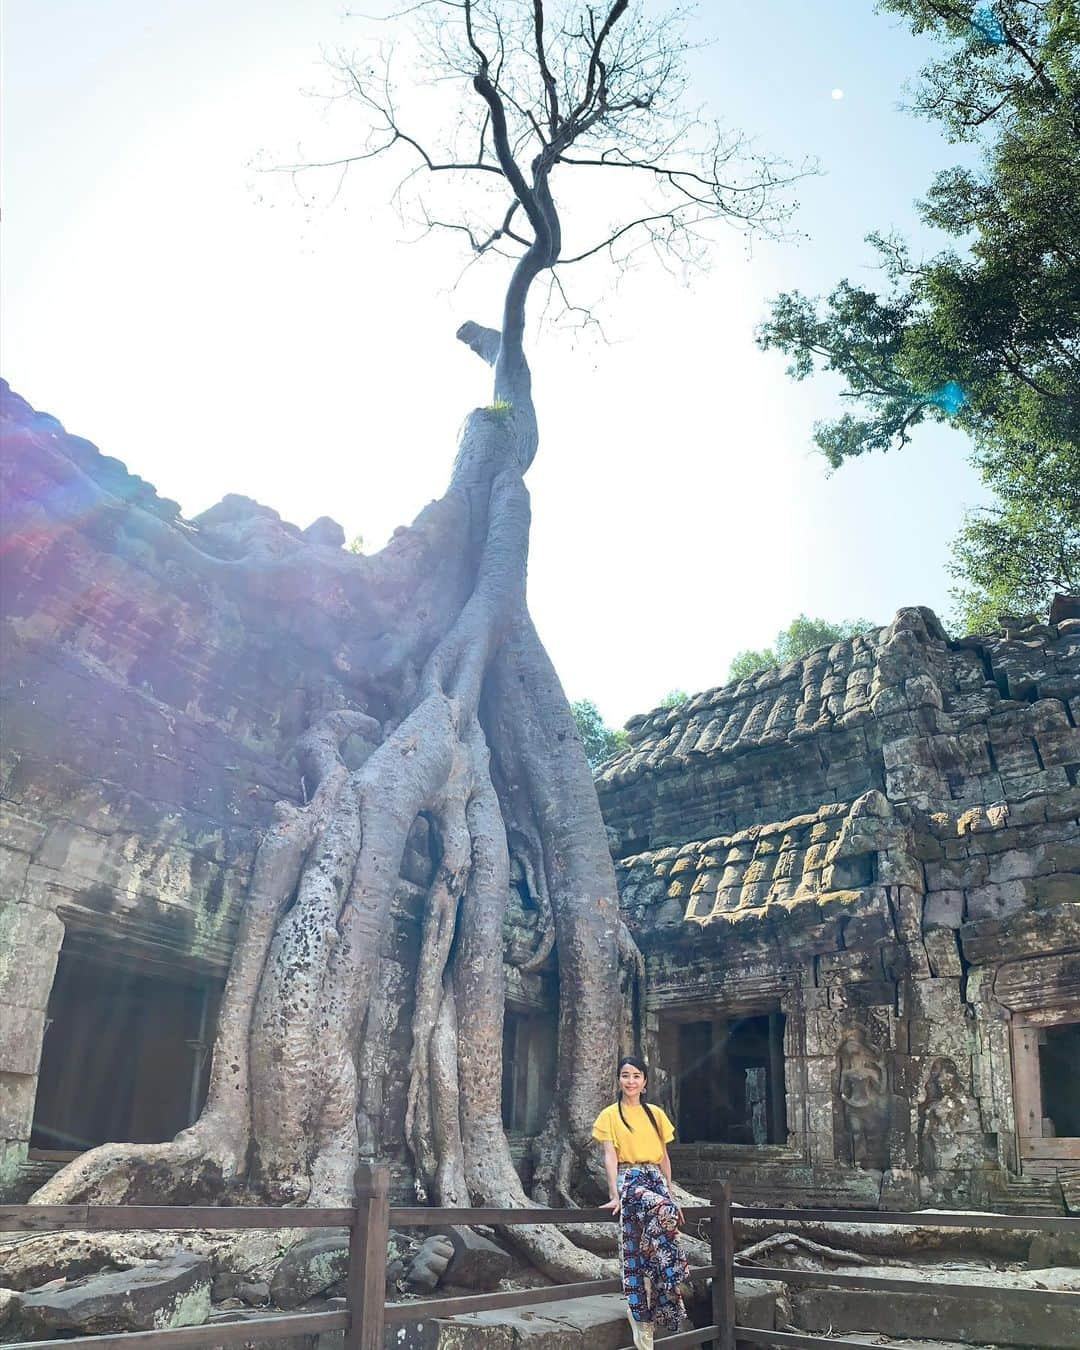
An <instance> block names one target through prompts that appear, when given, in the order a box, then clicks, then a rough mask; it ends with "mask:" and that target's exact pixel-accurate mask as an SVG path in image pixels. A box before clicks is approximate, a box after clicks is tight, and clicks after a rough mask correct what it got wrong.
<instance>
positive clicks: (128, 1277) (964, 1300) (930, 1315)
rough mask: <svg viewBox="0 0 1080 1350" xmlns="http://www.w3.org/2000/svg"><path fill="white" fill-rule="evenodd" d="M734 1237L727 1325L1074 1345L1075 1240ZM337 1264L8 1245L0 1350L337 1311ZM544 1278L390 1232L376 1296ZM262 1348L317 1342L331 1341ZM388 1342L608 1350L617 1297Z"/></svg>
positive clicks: (236, 1250)
mask: <svg viewBox="0 0 1080 1350" xmlns="http://www.w3.org/2000/svg"><path fill="white" fill-rule="evenodd" d="M975 1218H976V1216H973V1219H975ZM739 1230H740V1240H739V1244H738V1245H739V1248H740V1251H739V1260H740V1262H741V1263H743V1271H742V1273H741V1274H740V1275H739V1277H738V1279H737V1281H736V1296H737V1307H738V1319H739V1323H740V1324H741V1325H744V1326H754V1327H761V1328H766V1329H776V1330H801V1331H804V1332H813V1333H815V1334H819V1335H831V1336H849V1337H855V1338H858V1339H865V1340H868V1341H871V1342H872V1343H874V1344H880V1345H894V1344H895V1345H897V1346H901V1345H902V1346H905V1347H910V1350H938V1347H941V1348H942V1350H953V1347H956V1348H957V1350H958V1348H959V1347H960V1346H964V1347H973V1346H984V1347H985V1346H994V1347H1018V1348H1019V1347H1038V1350H1080V1315H1078V1310H1077V1304H1076V1301H1075V1300H1066V1299H1062V1298H1061V1294H1062V1293H1070V1294H1074V1295H1078V1296H1080V1240H1077V1239H1075V1238H1072V1237H1069V1238H1060V1237H1046V1236H1036V1237H1034V1238H1033V1237H1032V1235H1031V1234H1030V1233H1029V1234H1023V1233H1020V1232H1016V1231H1010V1230H999V1231H997V1232H994V1231H992V1230H985V1229H982V1230H980V1229H978V1228H977V1227H972V1228H963V1229H934V1228H929V1227H928V1228H925V1229H924V1228H918V1227H911V1228H905V1229H900V1230H898V1229H895V1228H887V1227H886V1226H884V1225H880V1226H878V1225H871V1226H869V1227H867V1228H865V1229H862V1230H861V1232H859V1233H858V1234H857V1235H856V1230H854V1229H850V1228H847V1227H845V1226H844V1225H838V1224H837V1225H827V1224H820V1225H815V1226H814V1232H813V1234H812V1235H807V1234H805V1233H800V1234H794V1233H792V1232H786V1231H783V1230H782V1229H778V1228H777V1226H776V1225H774V1224H763V1223H760V1222H754V1221H747V1220H746V1219H741V1220H740V1222H739ZM856 1237H857V1241H856ZM346 1263H347V1248H346V1245H345V1235H344V1233H343V1232H339V1231H336V1230H318V1231H315V1232H310V1231H309V1232H298V1231H294V1232H290V1233H273V1234H270V1233H238V1234H229V1235H228V1236H227V1237H225V1236H224V1235H222V1234H212V1233H184V1234H169V1233H130V1234H115V1233H65V1234H31V1235H18V1236H12V1237H9V1238H6V1239H5V1240H4V1241H3V1244H2V1245H0V1344H3V1345H12V1344H16V1343H19V1342H21V1341H35V1340H43V1339H49V1338H67V1337H79V1336H83V1335H93V1334H100V1333H103V1332H127V1331H139V1330H149V1329H152V1328H155V1327H175V1326H193V1325H204V1324H207V1323H211V1324H212V1323H215V1322H226V1321H228V1322H234V1321H238V1320H247V1319H253V1318H256V1317H266V1316H273V1315H285V1314H287V1313H290V1312H294V1311H301V1310H302V1311H326V1310H336V1309H341V1308H343V1307H344V1275H345V1269H346ZM755 1264H756V1265H758V1266H764V1267H769V1268H770V1269H773V1270H775V1269H777V1268H782V1269H784V1270H786V1271H791V1272H792V1274H793V1275H794V1274H795V1272H799V1271H818V1272H833V1273H836V1274H845V1275H859V1276H871V1277H874V1276H877V1277H886V1278H894V1279H895V1278H903V1279H909V1280H912V1281H915V1282H916V1283H917V1284H918V1285H919V1286H921V1287H920V1288H918V1289H916V1290H913V1291H908V1292H902V1293H901V1292H895V1291H888V1292H884V1291H875V1290H852V1289H850V1288H835V1287H822V1286H806V1285H803V1284H800V1283H797V1282H795V1281H794V1280H792V1281H791V1282H788V1281H785V1280H779V1279H770V1280H763V1279H755V1278H753V1277H752V1273H751V1272H752V1269H753V1266H754V1265H755ZM548 1283H549V1282H548V1281H547V1280H545V1279H544V1277H542V1276H539V1275H537V1274H536V1272H535V1271H532V1270H529V1269H528V1268H527V1267H525V1266H524V1265H523V1264H522V1262H521V1260H520V1259H519V1258H518V1257H516V1256H515V1255H514V1254H512V1253H511V1252H510V1251H508V1250H507V1249H505V1248H504V1247H503V1246H502V1245H501V1244H500V1242H499V1241H498V1239H497V1235H495V1234H489V1233H477V1232H475V1231H473V1230H469V1229H448V1230H446V1232H444V1233H434V1234H432V1233H430V1231H428V1232H426V1233H424V1234H418V1235H411V1234H408V1233H394V1234H392V1238H391V1250H390V1262H389V1265H388V1268H387V1297H388V1298H389V1299H390V1300H392V1301H395V1302H402V1301H404V1302H416V1303H417V1305H418V1306H417V1312H418V1314H419V1313H420V1307H421V1305H422V1301H423V1300H424V1299H425V1298H428V1297H431V1296H432V1294H433V1293H435V1291H437V1293H438V1297H440V1298H444V1297H453V1296H454V1295H462V1296H464V1295H467V1294H472V1293H476V1292H478V1291H484V1290H495V1289H500V1290H506V1289H514V1288H541V1287H544V1286H545V1285H547V1284H548ZM956 1286H962V1287H963V1292H961V1293H957V1292H956V1290H955V1287H956ZM968 1291H970V1292H968ZM1070 1305H1071V1306H1070ZM690 1310H691V1313H692V1315H694V1318H695V1322H696V1324H697V1325H704V1324H705V1322H706V1321H707V1319H708V1305H707V1300H706V1297H705V1293H704V1291H703V1290H701V1291H698V1292H697V1294H696V1295H695V1297H694V1298H691V1300H690ZM252 1344H253V1345H254V1344H255V1342H252ZM261 1344H263V1345H266V1344H270V1345H271V1346H276V1347H277V1350H331V1347H333V1346H336V1345H338V1344H340V1335H339V1334H337V1333H327V1334H323V1335H322V1336H321V1337H314V1336H303V1337H282V1338H280V1339H279V1340H277V1341H274V1342H269V1343H267V1342H262V1343H261ZM386 1344H387V1346H393V1347H394V1348H395V1350H459V1348H460V1350H513V1348H514V1347H529V1348H530V1350H584V1347H586V1346H587V1347H588V1350H622V1347H624V1346H625V1345H626V1344H627V1328H626V1321H625V1305H624V1304H623V1302H622V1300H621V1299H620V1298H619V1297H618V1296H617V1295H600V1296H594V1297H591V1298H585V1299H578V1300H574V1301H572V1302H563V1303H559V1302H553V1303H541V1304H536V1305H533V1306H532V1307H529V1308H523V1309H516V1310H502V1311H497V1312H488V1313H473V1314H469V1315H465V1316H460V1317H457V1318H443V1319H438V1320H432V1319H424V1318H422V1317H421V1316H419V1315H418V1316H417V1318H416V1320H415V1321H412V1320H409V1321H407V1322H403V1323H400V1324H398V1325H396V1326H394V1327H392V1328H390V1329H389V1330H388V1332H387V1341H386Z"/></svg>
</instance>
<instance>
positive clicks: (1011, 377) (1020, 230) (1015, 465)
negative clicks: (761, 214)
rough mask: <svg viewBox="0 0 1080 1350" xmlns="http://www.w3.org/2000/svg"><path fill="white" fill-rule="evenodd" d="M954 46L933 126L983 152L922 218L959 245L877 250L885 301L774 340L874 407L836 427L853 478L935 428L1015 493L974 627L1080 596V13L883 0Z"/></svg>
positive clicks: (972, 618)
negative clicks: (871, 461) (961, 441)
mask: <svg viewBox="0 0 1080 1350" xmlns="http://www.w3.org/2000/svg"><path fill="white" fill-rule="evenodd" d="M881 7H882V8H883V9H886V10H889V11H892V12H893V13H896V14H899V15H901V16H902V17H903V18H905V19H906V20H907V22H908V23H909V25H910V26H911V28H912V30H913V31H914V32H916V33H929V34H931V35H933V36H935V37H938V38H939V39H941V40H942V41H943V43H944V44H945V53H944V55H943V57H942V58H941V59H940V60H937V61H934V62H932V63H931V64H930V65H929V66H928V67H927V68H926V69H925V70H924V71H923V73H922V74H923V80H922V84H921V86H920V88H919V90H918V92H917V94H916V98H915V110H916V111H917V112H919V113H920V114H922V115H924V116H927V117H930V118H933V119H934V120H936V121H938V122H939V123H941V124H942V125H943V127H944V129H945V132H946V134H947V136H948V138H949V139H950V140H952V141H968V142H973V143H975V144H977V145H978V146H979V147H980V149H981V155H982V162H981V165H980V168H979V170H978V171H975V170H972V169H970V168H951V169H947V170H945V171H944V172H942V173H939V174H938V175H937V177H936V178H935V180H934V182H933V183H932V184H931V186H930V189H929V191H928V193H927V196H926V199H925V201H923V202H921V203H920V204H919V211H920V215H921V216H922V219H923V220H924V221H925V222H926V223H927V224H928V225H931V226H934V227H936V228H937V229H940V230H942V231H944V232H945V233H946V234H948V235H951V236H952V237H953V238H954V239H956V240H957V247H956V248H954V249H948V250H946V251H944V252H942V253H939V254H937V255H936V256H934V257H932V258H929V259H928V260H925V261H916V260H914V259H913V257H912V255H911V253H910V251H909V249H908V248H907V247H906V245H905V244H904V242H903V241H902V240H900V239H898V238H896V237H893V236H883V235H871V236H870V237H869V242H870V243H871V245H872V246H873V247H874V249H875V250H876V252H877V253H878V256H879V258H880V261H881V266H882V270H883V273H884V278H885V282H886V285H885V286H884V287H883V288H882V289H880V290H875V289H870V288H867V287H864V286H860V285H856V284H853V283H852V282H850V281H847V280H844V281H841V282H840V283H839V284H838V285H837V287H836V288H835V289H834V290H833V292H832V293H831V295H829V296H828V298H827V299H826V300H825V301H824V302H822V301H820V300H814V299H810V298H807V297H806V296H804V295H801V294H799V293H798V292H793V293H790V294H786V295H781V296H779V297H778V298H777V299H776V300H775V301H774V302H773V307H772V313H771V315H770V318H769V319H768V321H767V322H766V323H765V324H763V325H762V327H761V329H760V330H759V333H758V342H759V345H760V346H761V347H762V348H763V349H768V348H773V347H775V348H777V349H779V350H780V351H783V352H784V353H785V354H787V356H788V357H789V358H790V365H789V367H788V371H789V374H791V375H792V376H793V378H795V379H797V380H802V379H805V378H806V377H807V376H809V375H810V374H811V373H812V372H814V371H815V370H817V369H824V370H831V371H834V372H836V373H837V374H839V375H840V376H841V378H842V379H843V381H844V383H845V385H846V388H845V390H844V397H845V398H848V399H850V400H852V401H853V402H854V403H855V404H856V405H857V409H856V411H853V412H850V413H846V414H845V415H844V416H842V417H840V418H838V419H837V420H836V421H833V422H828V423H823V424H819V425H818V426H817V427H816V428H815V440H816V442H817V444H818V447H819V448H820V449H821V451H822V453H823V454H824V455H825V457H826V459H827V460H828V461H829V464H830V465H831V466H833V467H834V468H836V467H838V466H839V465H841V464H843V463H844V462H845V460H847V459H850V458H851V457H852V456H855V455H860V454H865V453H867V452H868V451H872V450H888V449H893V448H897V447H900V446H903V445H904V444H906V443H907V441H908V440H909V439H910V435H911V432H912V430H913V429H914V428H915V427H917V426H918V425H919V424H920V423H922V422H925V421H937V422H945V423H948V424H950V425H952V426H955V427H957V428H959V429H961V430H963V431H965V432H967V433H968V434H969V435H970V436H971V438H972V440H973V443H974V463H975V464H976V466H977V467H978V468H979V470H980V472H981V474H982V477H983V479H984V481H985V482H986V483H987V485H988V486H989V487H990V488H991V489H993V491H994V492H995V494H996V497H997V499H996V501H995V503H994V504H993V506H991V507H990V508H989V509H988V510H985V511H981V512H977V513H974V514H973V515H971V516H969V518H968V519H967V521H966V523H965V525H964V527H963V530H962V531H961V534H960V536H959V538H958V539H957V541H956V543H955V545H954V563H953V569H952V570H953V572H954V574H955V575H956V577H957V579H958V581H959V582H960V586H959V587H958V588H957V590H956V591H955V592H954V595H955V596H956V598H957V603H958V608H959V617H960V618H961V621H963V622H965V623H966V624H968V625H975V626H981V625H984V624H986V623H987V622H990V621H992V619H993V616H994V615H995V614H996V613H997V612H998V610H1000V609H1001V608H1002V607H1004V608H1005V609H1011V610H1016V609H1023V610H1029V609H1032V608H1035V609H1039V608H1044V607H1045V605H1046V603H1047V601H1048V599H1049V596H1050V595H1051V594H1052V592H1053V591H1054V590H1055V589H1060V588H1062V587H1065V588H1075V587H1076V586H1077V585H1078V584H1080V510H1078V509H1077V492H1078V489H1077V486H1076V485H1077V483H1078V481H1080V206H1078V203H1080V17H1078V9H1077V4H1076V0H1049V2H1048V3H1035V0H998V3H996V4H994V5H993V6H991V5H989V4H984V5H979V6H976V8H975V9H974V10H973V9H972V7H971V5H970V4H960V3H955V2H954V0H881Z"/></svg>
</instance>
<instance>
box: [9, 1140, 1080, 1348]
mask: <svg viewBox="0 0 1080 1350" xmlns="http://www.w3.org/2000/svg"><path fill="white" fill-rule="evenodd" d="M389 1190H390V1176H389V1171H388V1169H387V1168H386V1167H385V1166H382V1165H380V1166H375V1167H371V1166H366V1165H365V1166H362V1167H361V1168H360V1169H359V1171H358V1173H357V1183H356V1201H355V1204H354V1205H353V1206H352V1207H350V1208H341V1207H337V1208H322V1209H306V1208H295V1209H293V1208H285V1207H268V1206H213V1205H203V1206H195V1205H6V1206H0V1232H9V1233H35V1232H50V1231H51V1232H56V1231H70V1230H83V1231H87V1230H88V1231H99V1232H100V1231H106V1230H110V1229H113V1230H129V1231H130V1230H143V1231H151V1232H152V1231H176V1230H181V1229H189V1230H190V1229H210V1230H214V1229H248V1230H252V1229H270V1230H273V1229H288V1228H342V1229H346V1230H348V1234H349V1265H348V1272H347V1275H346V1289H347V1300H346V1303H347V1306H346V1309H345V1311H342V1312H315V1313H291V1314H283V1315H281V1316H263V1317H256V1318H251V1319H248V1320H244V1321H238V1322H218V1323H214V1324H213V1325H203V1326H197V1327H178V1328H175V1329H160V1330H154V1331H135V1332H123V1333H118V1334H110V1335H103V1336H88V1337H83V1338H80V1343H85V1344H86V1345H88V1346H90V1347H92V1348H93V1350H128V1347H131V1348H132V1350H135V1348H136V1347H140V1346H147V1347H149V1350H199V1348H201V1350H213V1347H216V1346H230V1345H238V1344H241V1343H243V1342H245V1341H246V1342H249V1343H250V1342H259V1341H264V1340H276V1339H278V1338H279V1337H283V1336H289V1335H298V1334H309V1333H314V1332H320V1331H344V1332H345V1347H346V1350H381V1348H382V1343H383V1332H384V1328H385V1327H386V1326H395V1325H400V1324H401V1323H403V1322H410V1321H416V1320H423V1319H426V1318H432V1317H453V1316H460V1315H462V1314H464V1313H470V1312H480V1311H484V1310H493V1309H498V1308H525V1307H530V1306H533V1305H536V1304H542V1303H561V1302H566V1301H569V1300H571V1299H575V1298H583V1297H586V1296H588V1295H591V1294H601V1293H604V1294H606V1293H614V1292H617V1291H619V1290H620V1289H621V1287H622V1285H621V1281H619V1280H617V1279H610V1280H586V1281H579V1282H576V1283H572V1284H563V1285H554V1286H549V1287H547V1288H545V1289H520V1290H512V1291H509V1292H506V1293H495V1294H474V1295H468V1296H465V1297H455V1298H430V1299H421V1300H416V1301H410V1302H407V1303H386V1302H385V1288H386V1257H387V1246H388V1236H389V1229H390V1226H391V1224H394V1225H397V1226H399V1227H403V1228H434V1227H438V1228H447V1227H451V1226H453V1225H455V1224H463V1225H471V1224H485V1225H490V1226H493V1227H503V1228H509V1227H515V1226H521V1225H524V1224H528V1225H539V1226H550V1225H554V1224H558V1225H571V1224H579V1223H603V1222H607V1223H610V1222H613V1221H614V1218H613V1216H612V1215H611V1214H610V1213H609V1212H608V1211H606V1210H601V1209H541V1208H535V1209H437V1208H430V1207H421V1206H416V1205H402V1206H394V1207H391V1206H390V1203H389ZM711 1200H712V1203H711V1204H709V1205H695V1206H690V1207H688V1208H687V1209H686V1210H685V1211H684V1213H685V1217H686V1219H687V1220H688V1221H689V1222H693V1221H698V1220H706V1221H709V1222H710V1225H711V1248H712V1264H711V1265H709V1266H698V1267H694V1268H693V1269H692V1271H691V1273H692V1274H693V1275H695V1276H697V1277H698V1278H699V1279H705V1278H711V1279H712V1319H713V1323H712V1325H711V1326H709V1327H699V1328H697V1329H695V1330H693V1331H683V1332H678V1333H677V1334H675V1335H672V1336H663V1337H659V1338H658V1339H657V1341H656V1345H657V1346H658V1347H662V1348H663V1350H684V1347H685V1348H686V1350H689V1347H691V1346H698V1345H705V1344H707V1343H711V1344H712V1345H713V1346H714V1350H735V1343H736V1340H737V1339H738V1340H741V1341H746V1342H749V1343H751V1344H754V1345H771V1346H775V1347H777V1350H784V1348H785V1347H792V1350H802V1348H803V1347H806V1348H808V1350H816V1348H817V1347H822V1350H849V1348H850V1350H876V1348H875V1347H873V1345H872V1343H871V1342H868V1341H859V1340H845V1339H840V1338H837V1337H832V1336H829V1337H824V1336H813V1335H809V1334H806V1335H804V1334H801V1333H795V1332H781V1331H767V1330H763V1329H761V1328H755V1327H742V1326H738V1325H736V1312H735V1283H734V1281H735V1275H736V1273H739V1274H744V1275H745V1276H747V1277H748V1278H752V1279H765V1280H775V1281H780V1282H785V1283H788V1284H803V1285H822V1286H827V1285H832V1286H835V1287H841V1288H843V1287H847V1288H852V1289H867V1290H874V1289H877V1290H889V1291H916V1290H917V1291H923V1292H925V1291H926V1290H927V1289H933V1291H934V1292H935V1293H937V1294H946V1295H948V1296H950V1297H965V1296H967V1297H972V1298H974V1297H977V1296H979V1295H980V1294H982V1293H984V1292H985V1289H984V1286H981V1285H967V1284H955V1283H953V1284H940V1283H936V1282H935V1283H933V1284H931V1283H929V1282H928V1281H925V1280H910V1279H909V1280H905V1279H899V1278H898V1279H893V1278H891V1277H886V1276H871V1275H858V1274H843V1275H842V1274H835V1273H832V1272H828V1271H803V1270H787V1269H785V1268H783V1267H779V1266H756V1265H752V1264H750V1263H748V1262H747V1263H743V1262H739V1261H738V1260H737V1259H736V1254H735V1249H734V1248H735V1241H734V1222H735V1220H737V1219H738V1220H766V1221H777V1220H779V1221H781V1222H784V1223H787V1224H800V1223H846V1224H862V1225H878V1226H887V1227H900V1226H904V1227H912V1226H918V1227H926V1228H935V1227H940V1228H960V1227H963V1228H975V1229H978V1228H1006V1229H1012V1230H1015V1231H1018V1232H1050V1233H1073V1234H1080V1218H1068V1217H1064V1216H1058V1215H1045V1216H1038V1217H1029V1216H1027V1215H1012V1214H972V1213H946V1212H941V1211H936V1210H935V1211H932V1212H923V1213H908V1212H906V1211H899V1212H897V1211H888V1212H886V1211H880V1210H878V1211H874V1210H843V1209H830V1210H822V1209H785V1208H775V1207H762V1208H757V1207H754V1206H739V1205H734V1204H733V1203H732V1200H731V1187H730V1184H729V1183H727V1182H724V1183H722V1184H720V1185H718V1186H717V1187H716V1188H715V1189H714V1191H713V1194H712V1197H711ZM994 1297H995V1298H1002V1299H1005V1300H1011V1301H1013V1302H1020V1303H1030V1302H1032V1301H1039V1302H1042V1303H1044V1304H1045V1303H1046V1302H1050V1303H1051V1304H1052V1305H1053V1306H1055V1307H1062V1306H1065V1307H1068V1308H1072V1307H1073V1306H1074V1305H1075V1306H1077V1307H1078V1308H1080V1294H1077V1293H1074V1292H1072V1291H1070V1290H1051V1289H1046V1290H1044V1289H1027V1288H1022V1287H1014V1288H1000V1287H996V1288H995V1289H994ZM71 1345H72V1342H71V1340H70V1339H64V1340H53V1341H32V1342H23V1343H21V1344H19V1345H13V1346H9V1350H53V1347H55V1350H59V1348H60V1347H61V1346H64V1347H70V1346H71Z"/></svg>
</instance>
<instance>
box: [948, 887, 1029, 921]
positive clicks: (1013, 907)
mask: <svg viewBox="0 0 1080 1350" xmlns="http://www.w3.org/2000/svg"><path fill="white" fill-rule="evenodd" d="M965 894H966V903H965V918H967V919H969V920H973V919H1001V918H1005V917H1006V916H1007V915H1009V914H1018V913H1020V911H1022V910H1024V909H1026V908H1027V907H1028V906H1029V905H1031V904H1034V902H1035V890H1034V886H1033V885H1032V884H1031V883H1030V881H1026V880H1017V881H1006V882H1003V883H1002V884H1000V885H994V884H988V885H986V886H973V887H972V888H971V889H970V890H969V891H967V892H965Z"/></svg>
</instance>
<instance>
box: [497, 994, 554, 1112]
mask: <svg viewBox="0 0 1080 1350" xmlns="http://www.w3.org/2000/svg"><path fill="white" fill-rule="evenodd" d="M554 1090H555V1024H554V1017H553V1015H546V1014H543V1013H536V1012H531V1011H530V1012H524V1011H517V1010H515V1009H511V1008H507V1010H506V1013H505V1015H504V1017H503V1078H502V1117H503V1126H504V1128H505V1129H506V1130H507V1132H508V1133H510V1134H517V1135H536V1134H539V1133H540V1131H541V1130H542V1129H543V1127H544V1121H545V1119H546V1118H547V1113H548V1108H549V1107H550V1106H551V1094H552V1093H553V1092H554Z"/></svg>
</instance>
